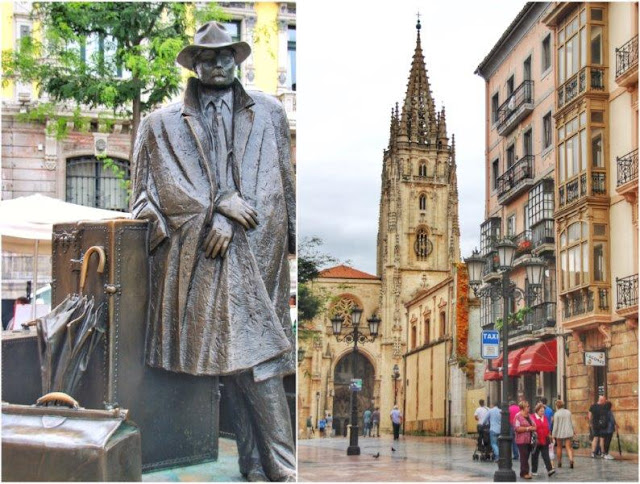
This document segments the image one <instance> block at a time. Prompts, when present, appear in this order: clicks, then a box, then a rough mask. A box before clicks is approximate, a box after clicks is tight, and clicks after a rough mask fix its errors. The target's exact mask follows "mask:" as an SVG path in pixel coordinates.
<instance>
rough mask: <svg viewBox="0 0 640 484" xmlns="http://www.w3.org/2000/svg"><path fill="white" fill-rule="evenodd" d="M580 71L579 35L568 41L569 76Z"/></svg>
mask: <svg viewBox="0 0 640 484" xmlns="http://www.w3.org/2000/svg"><path fill="white" fill-rule="evenodd" d="M577 71H578V36H575V37H573V38H572V39H571V40H570V41H568V42H567V77H571V76H572V75H574V74H575V73H576V72H577Z"/></svg>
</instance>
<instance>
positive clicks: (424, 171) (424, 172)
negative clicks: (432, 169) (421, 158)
mask: <svg viewBox="0 0 640 484" xmlns="http://www.w3.org/2000/svg"><path fill="white" fill-rule="evenodd" d="M418 175H419V176H421V177H425V176H427V164H426V163H420V168H418Z"/></svg>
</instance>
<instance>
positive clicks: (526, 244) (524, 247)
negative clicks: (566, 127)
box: [516, 239, 531, 254]
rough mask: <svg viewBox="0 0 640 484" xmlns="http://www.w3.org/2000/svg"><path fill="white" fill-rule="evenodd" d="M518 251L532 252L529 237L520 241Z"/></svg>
mask: <svg viewBox="0 0 640 484" xmlns="http://www.w3.org/2000/svg"><path fill="white" fill-rule="evenodd" d="M516 252H518V253H519V254H525V253H528V252H531V241H530V240H528V239H524V240H521V241H520V242H519V243H518V248H517V249H516Z"/></svg>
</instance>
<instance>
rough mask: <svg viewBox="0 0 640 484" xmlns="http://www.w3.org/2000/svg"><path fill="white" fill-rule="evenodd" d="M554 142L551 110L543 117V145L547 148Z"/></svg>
mask: <svg viewBox="0 0 640 484" xmlns="http://www.w3.org/2000/svg"><path fill="white" fill-rule="evenodd" d="M552 142H553V137H552V135H551V112H548V113H547V114H545V116H544V118H542V145H543V148H544V149H547V148H548V147H549V146H551V143H552Z"/></svg>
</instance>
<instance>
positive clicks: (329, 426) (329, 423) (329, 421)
mask: <svg viewBox="0 0 640 484" xmlns="http://www.w3.org/2000/svg"><path fill="white" fill-rule="evenodd" d="M326 421H327V428H326V432H327V435H328V436H329V437H333V417H332V416H331V413H329V412H327V417H326Z"/></svg>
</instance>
